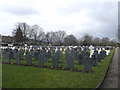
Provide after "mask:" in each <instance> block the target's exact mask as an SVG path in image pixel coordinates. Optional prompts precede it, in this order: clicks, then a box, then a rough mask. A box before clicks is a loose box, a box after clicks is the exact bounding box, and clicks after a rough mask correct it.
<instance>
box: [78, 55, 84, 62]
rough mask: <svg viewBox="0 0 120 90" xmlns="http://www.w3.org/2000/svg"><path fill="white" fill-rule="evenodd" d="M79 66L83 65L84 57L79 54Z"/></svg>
mask: <svg viewBox="0 0 120 90" xmlns="http://www.w3.org/2000/svg"><path fill="white" fill-rule="evenodd" d="M78 64H83V56H82V54H79V56H78Z"/></svg>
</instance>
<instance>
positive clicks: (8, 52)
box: [5, 50, 10, 63]
mask: <svg viewBox="0 0 120 90" xmlns="http://www.w3.org/2000/svg"><path fill="white" fill-rule="evenodd" d="M5 59H6V63H10V51H8V50H7V52H6V53H5Z"/></svg>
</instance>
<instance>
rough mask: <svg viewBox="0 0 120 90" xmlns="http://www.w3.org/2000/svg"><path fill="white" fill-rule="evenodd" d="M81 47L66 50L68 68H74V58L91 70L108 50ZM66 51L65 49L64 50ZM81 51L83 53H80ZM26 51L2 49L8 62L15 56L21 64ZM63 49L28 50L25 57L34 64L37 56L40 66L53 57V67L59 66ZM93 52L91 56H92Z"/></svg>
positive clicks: (17, 62) (85, 68) (86, 69)
mask: <svg viewBox="0 0 120 90" xmlns="http://www.w3.org/2000/svg"><path fill="white" fill-rule="evenodd" d="M81 50H82V49H80V48H77V49H76V48H72V49H70V48H66V50H65V53H64V54H65V61H66V67H67V69H74V60H78V64H83V65H84V70H85V71H91V70H92V66H98V62H99V61H101V60H102V59H104V57H105V56H106V51H105V50H101V51H100V53H98V50H99V49H98V50H97V49H96V48H95V49H94V52H93V53H92V54H91V53H89V52H85V51H86V50H89V48H88V47H85V48H84V49H83V51H81ZM63 51H64V50H63ZM80 52H81V53H80ZM23 54H24V52H23V50H18V49H14V50H12V49H2V55H3V58H5V60H6V63H10V60H11V59H13V58H15V63H16V64H20V60H21V57H22V56H23ZM60 54H61V50H60V48H59V49H57V50H56V48H55V47H54V48H52V49H39V50H38V49H36V50H33V49H31V50H27V49H26V52H25V59H26V64H27V65H32V57H34V58H35V60H36V61H38V65H39V67H44V63H45V62H47V61H48V60H49V58H51V59H52V62H51V67H52V68H58V67H59V60H60V58H61V57H60V56H61V55H60ZM90 54H91V57H90Z"/></svg>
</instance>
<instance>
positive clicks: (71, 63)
mask: <svg viewBox="0 0 120 90" xmlns="http://www.w3.org/2000/svg"><path fill="white" fill-rule="evenodd" d="M66 64H67V69H74V59H73V56H72V53H68V54H67V55H66Z"/></svg>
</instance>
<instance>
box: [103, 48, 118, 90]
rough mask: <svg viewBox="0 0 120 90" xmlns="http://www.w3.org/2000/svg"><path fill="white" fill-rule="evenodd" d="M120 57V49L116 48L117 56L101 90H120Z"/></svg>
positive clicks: (114, 57) (115, 55)
mask: <svg viewBox="0 0 120 90" xmlns="http://www.w3.org/2000/svg"><path fill="white" fill-rule="evenodd" d="M118 56H119V57H120V49H119V48H116V50H115V54H114V56H113V59H112V61H111V64H110V68H109V70H108V72H107V75H106V78H105V80H104V82H103V84H102V86H101V88H118V86H119V87H120V85H118V81H119V80H120V78H119V80H118V58H119V57H118ZM119 59H120V58H119ZM119 63H120V61H119ZM119 65H120V64H119ZM119 76H120V74H119Z"/></svg>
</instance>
